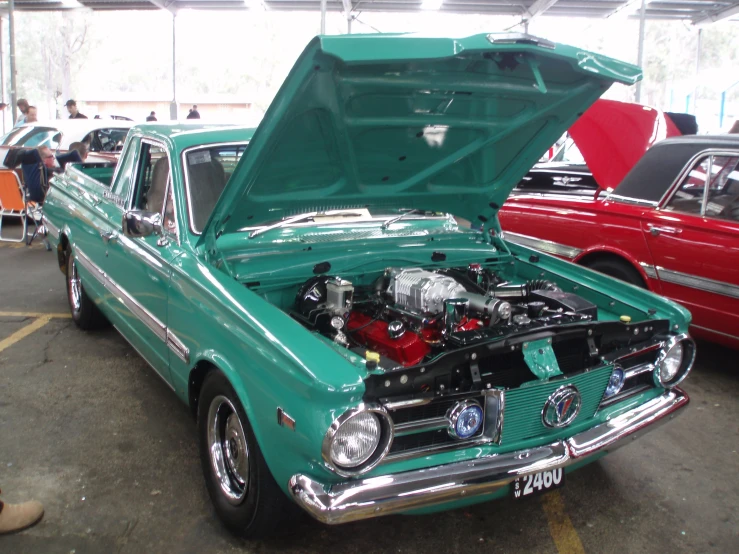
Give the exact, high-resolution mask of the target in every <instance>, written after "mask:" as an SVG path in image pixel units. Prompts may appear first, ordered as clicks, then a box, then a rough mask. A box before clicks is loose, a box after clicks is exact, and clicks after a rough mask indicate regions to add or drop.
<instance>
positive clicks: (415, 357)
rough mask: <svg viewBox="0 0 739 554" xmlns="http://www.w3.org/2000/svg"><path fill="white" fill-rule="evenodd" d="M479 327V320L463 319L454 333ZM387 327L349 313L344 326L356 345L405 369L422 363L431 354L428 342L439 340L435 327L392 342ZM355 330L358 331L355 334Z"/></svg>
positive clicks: (384, 324) (381, 322)
mask: <svg viewBox="0 0 739 554" xmlns="http://www.w3.org/2000/svg"><path fill="white" fill-rule="evenodd" d="M370 322H371V323H370ZM480 325H482V322H481V321H480V320H478V319H472V318H470V319H465V320H463V321H462V322H461V324H460V325H459V327H457V330H458V331H470V330H473V329H477V328H478V327H480ZM387 326H388V324H387V322H385V321H381V320H378V321H372V318H371V317H369V316H367V315H364V314H362V313H359V312H352V313H351V314H349V321H347V324H346V328H347V331H349V332H350V333H351V334H352V336H353V337H354V338H355V339H356V341H357V342H359V343H360V344H364V345H366V346H367V348H368V349H370V350H374V351H375V352H379V353H380V354H382V355H383V356H385V357H386V358H389V359H391V360H393V361H394V362H397V363H399V364H401V365H403V366H405V367H408V366H413V365H416V364H418V363H420V362H421V361H423V359H424V358H425V357H426V356H427V355H428V353H429V352H431V346H429V343H435V342H438V341H439V340H441V330H440V329H439V328H437V327H428V328H426V329H424V330H423V337H420V336H419V335H417V334H416V333H413V332H411V331H406V332H405V333H404V334H403V336H402V337H400V338H399V339H391V338H390V336H389V335H388V333H387ZM360 327H361V328H360ZM355 329H359V330H358V331H354V330H355Z"/></svg>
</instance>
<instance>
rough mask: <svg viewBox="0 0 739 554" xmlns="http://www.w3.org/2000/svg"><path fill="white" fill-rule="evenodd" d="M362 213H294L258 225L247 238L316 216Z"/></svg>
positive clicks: (360, 215) (359, 215)
mask: <svg viewBox="0 0 739 554" xmlns="http://www.w3.org/2000/svg"><path fill="white" fill-rule="evenodd" d="M363 215H364V214H361V213H357V212H353V211H346V212H342V211H337V212H308V213H304V214H300V215H294V216H293V217H288V218H287V219H282V220H280V221H278V222H277V223H274V224H272V225H268V226H266V227H260V228H259V229H254V230H253V231H252V232H251V233H249V238H250V239H253V238H254V237H257V236H259V235H261V234H262V233H266V232H267V231H271V230H272V229H280V228H282V227H287V226H288V225H292V224H294V223H300V222H301V221H310V220H315V219H316V218H321V217H362V216H363Z"/></svg>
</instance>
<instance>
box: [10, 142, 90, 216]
mask: <svg viewBox="0 0 739 554" xmlns="http://www.w3.org/2000/svg"><path fill="white" fill-rule="evenodd" d="M17 160H18V161H20V164H21V169H22V171H23V181H24V186H25V188H26V201H27V202H36V203H38V204H43V202H44V199H45V198H46V191H47V190H48V188H49V178H50V177H51V176H52V175H53V174H54V173H59V172H61V171H62V170H63V169H64V168H65V167H66V165H67V164H68V163H75V162H81V161H82V158H81V157H80V154H79V152H77V151H76V150H72V151H71V152H67V153H66V154H59V155H58V156H55V155H54V153H53V152H52V151H51V149H50V148H49V147H48V146H40V147H39V148H34V149H32V150H26V151H24V152H23V153H20V154H18V156H17Z"/></svg>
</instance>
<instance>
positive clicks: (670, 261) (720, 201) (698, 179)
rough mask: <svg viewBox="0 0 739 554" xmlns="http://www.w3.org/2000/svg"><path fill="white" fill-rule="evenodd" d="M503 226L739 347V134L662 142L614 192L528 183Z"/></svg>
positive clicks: (516, 238)
mask: <svg viewBox="0 0 739 554" xmlns="http://www.w3.org/2000/svg"><path fill="white" fill-rule="evenodd" d="M603 154H604V153H603V152H601V162H600V163H603V162H607V161H608V160H607V158H608V156H605V155H603ZM583 157H584V158H585V160H586V161H587V162H588V166H589V167H590V169H591V170H593V176H594V177H595V178H596V180H598V171H597V169H596V167H599V166H598V164H597V163H593V160H592V159H588V156H587V153H586V152H583ZM601 169H602V168H601ZM606 169H607V168H606ZM529 175H531V174H529ZM599 184H600V181H599ZM601 186H602V184H601ZM500 221H501V226H502V228H503V230H504V232H505V236H506V238H507V239H508V240H510V241H512V242H517V243H520V244H523V245H526V246H530V247H534V248H537V249H539V250H541V251H543V252H547V253H550V254H554V255H556V256H559V257H562V258H567V259H569V260H572V261H574V262H576V263H579V264H582V265H585V266H588V267H590V268H592V269H594V270H596V271H600V272H602V273H606V274H608V275H611V276H614V277H618V278H620V279H623V280H624V281H628V282H630V283H632V284H634V285H636V286H640V287H646V288H649V289H650V290H652V291H654V292H656V293H659V294H663V295H665V296H667V297H668V298H671V299H673V300H676V301H678V302H680V303H681V304H683V305H684V306H686V307H687V308H688V309H690V311H691V312H692V313H693V325H692V327H691V331H692V332H693V333H694V334H695V335H696V336H702V337H704V338H707V339H710V340H713V341H715V342H720V343H723V344H726V345H729V346H733V347H735V348H739V136H736V135H734V136H732V135H724V136H684V137H677V138H668V139H665V140H662V141H660V142H657V143H656V144H654V146H652V147H651V148H650V149H649V150H648V151H647V152H646V154H644V156H643V157H642V158H641V159H640V160H639V162H638V163H636V165H635V166H634V167H633V169H631V171H629V172H628V174H626V176H625V177H624V178H623V180H622V181H621V182H620V184H618V186H617V187H615V190H613V191H612V192H606V191H604V190H603V189H602V188H598V187H594V190H590V191H586V190H583V189H582V188H580V189H577V188H575V189H574V190H573V189H567V188H565V189H564V190H559V191H556V190H554V187H550V189H549V190H546V189H545V190H539V191H537V190H536V188H535V187H532V185H531V179H530V178H529V180H528V181H527V180H524V181H522V183H521V185H519V188H518V190H517V192H515V193H514V194H513V195H512V196H511V197H510V198H509V200H508V202H506V204H505V205H504V206H503V208H502V209H501V212H500Z"/></svg>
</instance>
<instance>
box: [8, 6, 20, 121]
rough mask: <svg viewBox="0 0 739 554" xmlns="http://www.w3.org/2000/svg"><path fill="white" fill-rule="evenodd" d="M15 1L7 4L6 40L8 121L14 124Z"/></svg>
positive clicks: (15, 103)
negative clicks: (8, 50)
mask: <svg viewBox="0 0 739 554" xmlns="http://www.w3.org/2000/svg"><path fill="white" fill-rule="evenodd" d="M14 12H15V0H9V2H8V40H9V41H10V119H11V124H13V125H14V124H15V120H16V119H17V118H18V115H17V114H18V110H17V105H18V104H17V103H18V91H17V90H16V87H15V17H14Z"/></svg>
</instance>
